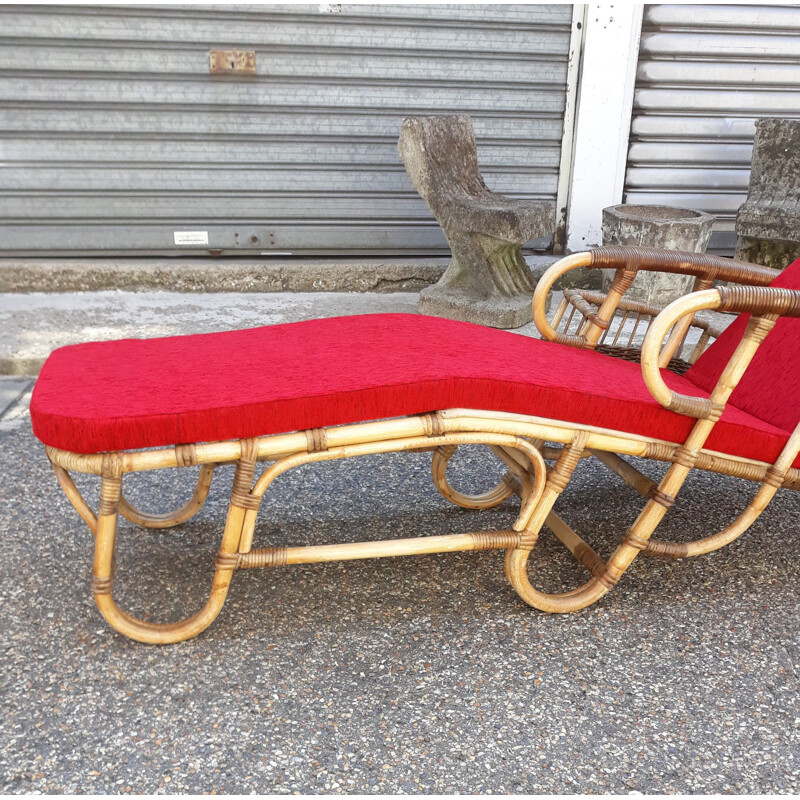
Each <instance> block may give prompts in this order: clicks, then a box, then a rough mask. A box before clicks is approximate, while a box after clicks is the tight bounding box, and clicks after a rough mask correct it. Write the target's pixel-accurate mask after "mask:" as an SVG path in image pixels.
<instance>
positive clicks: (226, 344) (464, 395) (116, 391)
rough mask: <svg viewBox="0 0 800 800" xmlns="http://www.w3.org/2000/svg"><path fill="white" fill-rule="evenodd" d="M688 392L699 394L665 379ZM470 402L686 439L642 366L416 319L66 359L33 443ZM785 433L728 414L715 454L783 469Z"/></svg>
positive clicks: (343, 322)
mask: <svg viewBox="0 0 800 800" xmlns="http://www.w3.org/2000/svg"><path fill="white" fill-rule="evenodd" d="M666 380H667V383H668V384H669V385H670V386H671V387H672V388H674V389H675V390H676V391H679V392H693V393H695V394H696V393H697V389H696V387H694V385H693V384H691V383H689V382H688V381H687V380H686V379H685V378H682V377H679V376H676V375H673V374H671V373H668V374H666ZM454 407H466V408H478V409H487V410H495V411H511V412H517V413H521V414H531V415H535V416H540V417H552V418H556V419H562V420H568V421H571V422H575V423H581V424H588V425H597V426H600V427H606V428H612V429H617V430H622V431H629V432H631V433H639V434H644V435H648V436H653V437H657V438H660V439H668V440H671V441H675V442H682V441H683V440H684V439H685V438H686V436H687V434H688V433H689V430H690V428H691V426H692V424H693V420H691V419H689V418H688V417H684V416H680V415H678V414H675V413H673V412H671V411H666V410H665V409H663V408H662V407H661V406H660V405H659V404H658V403H656V402H655V400H653V398H652V397H651V395H650V393H649V392H648V391H647V389H646V387H645V385H644V381H643V379H642V376H641V371H640V368H639V366H638V365H637V364H631V363H629V362H626V361H621V360H619V359H615V358H611V357H609V356H605V355H602V354H600V353H595V352H592V351H588V350H579V349H576V348H572V347H566V346H564V345H559V344H553V343H551V342H546V341H542V340H538V339H531V338H529V337H527V336H520V335H519V334H514V333H508V332H506V331H498V330H493V329H491V328H484V327H481V326H478V325H470V324H468V323H464V322H452V321H450V320H445V319H438V318H436V317H426V316H416V315H413V314H375V315H365V316H352V317H337V318H334V319H321V320H312V321H309V322H297V323H292V324H288V325H273V326H269V327H265V328H253V329H250V330H241V331H231V332H229V333H209V334H202V335H196V336H175V337H169V338H164V339H125V340H122V341H116V342H92V343H89V344H80V345H72V346H69V347H62V348H60V349H58V350H56V351H55V352H54V353H53V354H52V355H51V356H50V358H49V359H48V360H47V363H46V364H45V365H44V367H43V369H42V372H41V375H40V376H39V380H38V381H37V383H36V388H35V390H34V393H33V398H32V400H31V419H32V421H33V430H34V433H35V434H36V436H38V437H39V439H41V440H42V441H43V442H45V443H46V444H49V445H52V446H54V447H59V448H62V449H64V450H71V451H73V452H80V453H93V452H100V451H104V450H127V449H135V448H142V447H152V446H159V445H170V444H178V443H185V442H201V441H216V440H224V439H236V438H242V437H250V436H258V435H263V434H270V433H280V432H286V431H292V430H303V429H305V428H315V427H324V426H328V425H337V424H340V423H347V422H360V421H365V420H372V419H379V418H383V417H394V416H404V415H407V414H417V413H422V412H426V411H435V410H438V409H445V408H454ZM786 438H787V437H786V434H785V433H784V432H783V431H781V430H779V429H777V428H774V427H772V426H770V425H768V424H766V423H763V422H761V421H759V420H758V419H756V418H754V417H752V416H750V415H748V414H746V413H744V412H743V411H739V410H737V409H730V410H729V411H726V412H725V415H724V416H723V418H722V421H721V422H720V423H719V424H718V425H717V426H716V427H715V429H714V432H713V433H712V436H711V439H710V440H709V443H708V447H709V448H711V449H715V450H721V451H723V452H728V453H732V454H735V455H740V456H747V457H752V458H761V459H765V460H768V461H769V460H773V459H774V458H775V457H776V456H777V454H778V453H779V451H780V448H781V446H782V444H783V442H784V441H785V440H786Z"/></svg>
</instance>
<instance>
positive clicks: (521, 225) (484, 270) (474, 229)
mask: <svg viewBox="0 0 800 800" xmlns="http://www.w3.org/2000/svg"><path fill="white" fill-rule="evenodd" d="M398 150H399V152H400V157H401V158H402V160H403V163H404V164H405V166H406V171H407V172H408V175H409V177H410V178H411V182H412V183H413V184H414V186H415V187H416V189H417V191H418V192H419V193H420V196H421V197H422V199H423V200H424V201H425V202H426V203H427V204H428V207H429V208H430V210H431V211H432V212H433V215H434V217H436V220H437V221H438V223H439V225H441V228H442V231H443V232H444V235H445V237H446V238H447V242H448V244H449V245H450V250H451V252H452V255H453V258H452V261H451V262H450V264H449V266H448V267H447V270H446V271H445V274H444V275H443V276H442V278H441V279H440V280H439V282H438V283H437V284H435V285H433V286H429V287H427V288H426V289H424V290H423V291H422V293H421V294H420V300H419V310H420V312H422V313H423V314H430V315H432V316H438V317H446V318H448V319H455V320H461V321H464V322H475V323H478V324H481V325H489V326H491V327H494V328H517V327H519V326H520V325H524V324H525V323H527V322H530V321H531V319H532V316H531V299H532V296H533V284H532V281H531V275H530V270H529V269H528V266H527V264H526V263H525V259H524V258H523V256H522V251H521V249H520V248H521V245H523V244H524V243H525V242H528V241H530V240H531V239H536V238H539V237H540V236H547V235H548V234H551V233H552V232H553V230H554V228H555V205H554V204H553V203H551V202H548V201H530V200H513V199H511V198H508V197H504V196H503V195H500V194H496V193H495V192H491V191H489V189H488V188H487V187H486V184H485V183H484V181H483V177H482V176H481V173H480V169H479V167H478V153H477V147H476V145H475V134H474V133H473V130H472V121H471V120H470V118H469V117H466V116H449V117H409V118H408V119H406V120H404V121H403V125H402V127H401V129H400V140H399V143H398Z"/></svg>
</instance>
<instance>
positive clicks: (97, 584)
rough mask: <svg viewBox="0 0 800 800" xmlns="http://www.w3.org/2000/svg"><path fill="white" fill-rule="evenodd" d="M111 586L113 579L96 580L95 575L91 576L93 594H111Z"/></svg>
mask: <svg viewBox="0 0 800 800" xmlns="http://www.w3.org/2000/svg"><path fill="white" fill-rule="evenodd" d="M113 586H114V578H113V577H108V578H98V577H97V576H96V575H92V591H93V592H94V593H95V595H98V594H111V590H112V588H113Z"/></svg>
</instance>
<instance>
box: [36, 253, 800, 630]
mask: <svg viewBox="0 0 800 800" xmlns="http://www.w3.org/2000/svg"><path fill="white" fill-rule="evenodd" d="M576 267H589V268H598V267H605V268H614V269H615V270H616V272H615V277H614V281H613V284H612V287H611V289H610V290H609V292H608V293H607V295H606V296H605V298H604V299H603V300H602V302H599V303H598V304H597V305H595V306H591V305H590V304H588V303H585V304H584V306H582V308H583V312H582V314H583V315H582V316H581V317H580V321H579V325H578V329H577V332H572V333H570V332H563V331H557V330H555V329H554V328H553V327H551V324H550V323H549V322H548V320H547V318H546V316H545V312H544V309H545V300H546V297H547V294H548V292H549V291H550V289H551V287H552V286H553V284H554V282H555V281H556V280H557V279H558V278H560V277H561V276H562V275H563V274H564V273H566V272H567V271H568V270H571V269H574V268H576ZM642 269H647V270H653V269H656V270H666V271H669V272H674V273H689V274H692V275H695V276H696V281H695V284H694V289H695V291H693V292H692V293H691V294H689V295H687V296H686V297H684V298H681V299H680V300H678V301H676V302H674V303H672V304H671V305H670V306H668V307H667V308H666V309H665V310H664V311H662V312H661V313H660V314H659V315H658V316H657V317H656V318H655V319H652V320H651V321H650V325H649V329H648V330H647V334H646V337H645V339H644V343H643V344H642V347H641V365H639V364H637V363H633V362H631V361H629V360H622V359H618V358H614V357H612V356H610V355H608V354H607V353H608V351H609V347H608V340H609V338H610V336H609V329H611V328H613V327H614V326H615V325H616V326H617V327H618V328H619V326H620V325H621V323H623V322H625V319H624V317H622V318H621V316H620V313H619V312H618V307H619V305H620V299H621V298H622V296H623V295H624V293H625V290H626V289H627V288H628V287H629V286H630V284H631V282H632V279H633V277H634V275H635V274H636V272H637V270H642ZM776 276H778V277H777V279H776ZM715 281H721V282H723V283H724V284H725V285H720V286H718V287H717V288H712V286H713V285H714V283H715ZM769 284H771V285H770V286H769V287H768V288H766V287H767V286H768V285H769ZM795 287H797V288H798V289H800V261H798V262H797V263H795V264H794V265H792V266H791V267H789V268H788V269H787V270H785V271H784V272H783V273H781V274H780V275H779V274H778V273H777V272H775V271H774V270H770V269H766V268H764V267H759V266H755V265H752V264H743V263H737V262H733V261H730V260H728V259H723V258H717V257H713V256H705V255H693V254H687V253H676V252H668V251H658V250H648V249H644V248H600V249H598V250H595V251H593V252H590V253H582V254H577V255H572V256H568V257H567V258H564V259H562V260H561V261H560V262H558V263H557V264H555V265H554V266H553V267H551V268H550V270H549V271H548V272H547V273H546V274H545V276H544V277H543V278H542V280H541V281H540V283H539V285H538V287H537V289H536V293H535V296H534V318H535V321H536V324H537V326H538V328H539V330H540V331H541V333H542V334H543V336H544V337H545V339H547V340H550V341H544V340H538V339H532V338H529V337H525V336H520V335H517V334H514V333H509V332H505V331H498V330H492V329H489V328H483V327H480V326H477V325H471V324H469V323H462V322H453V321H450V320H444V319H437V318H432V317H425V316H417V315H405V314H379V315H364V316H353V317H339V318H334V319H324V320H313V321H308V322H300V323H292V324H285V325H274V326H268V327H262V328H256V329H252V330H240V331H232V332H228V333H216V334H203V335H196V336H177V337H169V338H162V339H150V340H123V341H115V342H94V343H88V344H81V345H74V346H69V347H64V348H61V349H59V350H56V351H55V352H54V353H53V354H52V355H51V356H50V358H49V359H48V361H47V363H46V364H45V366H44V368H43V370H42V372H41V375H40V377H39V380H38V382H37V384H36V387H35V390H34V393H33V397H32V402H31V418H32V423H33V429H34V432H35V434H36V436H37V437H38V438H39V439H40V440H41V441H42V442H43V443H44V444H45V445H46V449H47V454H48V456H49V458H50V461H51V462H52V464H53V469H54V470H55V474H56V476H57V478H58V481H59V483H60V484H61V487H62V489H63V490H64V491H65V493H66V494H67V497H68V498H69V499H70V501H71V502H72V504H73V505H74V506H75V508H76V509H77V511H78V513H79V514H80V515H81V517H83V519H84V520H85V521H86V523H87V524H88V526H89V528H91V530H92V532H93V533H94V536H95V540H96V541H95V556H94V567H93V579H92V585H93V589H94V595H95V599H96V602H97V605H98V607H99V609H100V611H101V613H102V615H103V616H104V617H105V618H106V620H107V621H108V622H109V623H110V624H111V625H112V626H113V627H114V628H115V629H116V630H117V631H119V632H121V633H123V634H124V635H126V636H129V637H131V638H133V639H137V640H139V641H142V642H151V643H168V642H177V641H181V640H183V639H187V638H189V637H191V636H194V635H195V634H197V633H199V632H200V631H202V630H203V629H204V628H206V627H207V626H208V625H209V624H210V623H211V622H212V621H213V620H214V619H215V617H216V616H217V614H218V613H219V611H220V609H221V608H222V605H223V603H224V601H225V597H226V594H227V592H228V587H229V584H230V582H231V579H232V577H233V574H234V572H235V571H236V570H237V569H243V568H248V567H277V566H280V565H285V564H302V563H310V562H320V561H332V560H343V559H354V558H371V557H383V556H397V555H410V554H418V553H438V552H451V551H467V550H490V549H502V550H505V551H506V574H507V577H508V579H509V581H510V582H511V585H512V586H513V587H514V589H515V590H516V591H517V593H518V594H519V596H520V597H521V598H522V599H523V600H524V601H525V602H526V603H529V604H530V605H532V606H535V607H536V608H538V609H541V610H543V611H549V612H565V611H575V610H578V609H582V608H584V607H586V606H588V605H590V604H591V603H594V602H595V601H596V600H598V599H599V598H601V597H602V596H603V595H605V594H606V593H607V592H609V591H610V590H611V589H612V588H613V587H614V585H615V584H616V583H617V582H618V581H619V579H620V577H621V576H622V575H623V573H624V572H625V570H627V569H628V567H629V566H630V565H631V563H632V562H633V561H634V559H635V558H636V557H637V556H638V555H639V554H640V553H643V554H645V555H651V554H653V555H661V556H669V557H682V556H693V555H698V554H701V553H708V552H710V551H712V550H716V549H717V548H719V547H722V546H723V545H725V544H727V543H729V542H731V541H733V540H734V539H735V538H736V537H738V536H739V535H741V534H742V533H743V532H744V531H745V530H747V528H748V527H749V526H750V525H751V524H752V523H753V521H754V520H755V519H756V518H757V517H758V516H759V514H760V513H761V512H762V511H763V509H764V508H765V507H766V505H767V504H768V503H769V501H770V499H771V498H772V497H773V495H774V494H775V492H776V491H777V490H778V489H779V488H780V487H785V488H788V489H798V488H800V460H799V459H798V451H800V426H798V422H800V405H798V404H797V402H796V400H795V398H796V397H797V390H798V387H799V385H800V377H798V376H800V370H798V364H800V321H798V320H797V319H793V318H797V317H800V291H792V289H793V288H795ZM622 308H625V305H624V302H623V305H622ZM706 309H716V310H720V311H728V312H739V313H740V316H739V317H738V318H737V319H736V320H735V321H734V322H733V323H732V324H731V325H730V326H729V327H728V328H727V330H725V331H724V333H722V334H721V336H720V337H719V338H718V339H717V340H716V341H715V342H713V344H711V345H710V346H709V347H708V348H707V349H706V350H705V352H703V353H702V355H700V353H699V351H700V350H701V349H702V345H703V344H705V341H704V340H708V339H709V338H710V337H709V336H708V331H707V329H706V330H704V332H703V338H702V339H701V342H700V343H699V345H698V346H697V347H695V348H694V351H693V354H692V356H691V358H690V360H692V361H694V362H695V363H694V364H693V365H692V366H691V368H690V369H689V370H688V372H686V374H685V375H680V374H677V373H676V372H672V371H670V370H667V369H660V368H659V365H662V366H663V365H666V364H668V363H669V362H670V360H671V359H674V358H675V357H676V356H678V355H680V352H681V350H680V348H681V347H682V346H683V345H684V343H685V341H686V335H687V332H688V331H689V329H690V328H691V326H692V324H693V323H692V320H693V315H694V314H695V313H696V312H700V311H703V310H706ZM628 314H629V311H626V312H625V316H628ZM576 321H577V320H576ZM626 324H627V323H626ZM637 324H638V320H637ZM770 331H772V332H771V333H770ZM603 338H605V340H606V344H605V345H603V347H604V348H605V352H598V351H596V350H595V349H594V348H595V346H596V345H597V344H598V342H599V341H600V340H601V339H603ZM618 338H619V330H618V331H617V334H616V335H615V337H614V339H615V341H616V340H617V339H618ZM665 339H666V342H665V341H664V340H665ZM610 350H611V351H613V347H611V348H610ZM698 356H699V357H698ZM376 420H377V421H376ZM471 444H483V445H487V446H488V447H489V448H491V450H492V451H493V452H494V453H495V454H496V456H497V457H499V458H500V459H502V461H503V462H505V465H506V466H507V469H508V471H507V473H506V475H505V477H504V478H503V480H502V481H501V482H500V483H499V484H498V485H497V486H495V487H494V488H492V489H490V490H488V491H486V492H485V493H484V494H482V495H464V494H460V493H458V492H457V491H455V490H454V489H453V488H452V487H451V486H450V485H449V483H448V481H447V477H446V468H447V463H448V460H449V459H450V457H451V456H452V454H453V452H454V450H455V449H456V448H457V447H458V446H459V445H471ZM411 450H430V451H432V453H433V479H434V481H435V484H436V486H437V487H438V489H439V490H440V491H441V492H442V493H443V494H444V495H445V497H447V498H448V499H450V500H451V501H453V502H454V503H457V504H459V505H461V506H465V507H467V508H488V507H491V506H494V505H497V504H499V503H501V502H503V501H504V500H506V499H507V498H509V497H511V495H512V494H514V493H516V494H518V495H519V496H520V498H521V501H520V510H519V514H518V516H517V518H516V521H515V523H514V524H513V528H512V529H510V530H501V531H489V532H487V531H482V532H478V533H467V534H455V535H442V536H426V537H418V538H410V539H393V540H388V541H373V542H364V543H340V544H330V545H319V546H317V545H314V546H304V547H266V548H260V549H257V548H253V547H252V541H253V532H254V527H255V523H256V516H257V514H258V509H259V505H260V503H261V499H262V497H263V496H264V493H265V492H266V490H267V489H268V488H269V486H270V484H271V483H272V481H273V480H275V478H276V477H277V476H279V475H280V474H282V473H284V472H286V471H287V470H290V469H292V468H293V467H297V466H300V465H303V464H309V463H315V462H320V461H328V460H331V459H343V458H350V457H352V456H360V455H367V454H373V453H387V452H396V451H411ZM626 455H627V456H642V457H645V458H649V459H656V460H658V461H662V462H668V463H669V464H670V466H669V467H668V469H667V471H666V472H665V474H664V476H663V478H662V479H661V480H660V481H659V482H658V483H656V482H654V481H652V480H651V479H649V478H648V477H646V476H645V475H644V474H642V473H641V472H639V471H638V470H636V469H635V468H634V467H633V465H632V464H631V463H630V462H628V461H626V460H625V459H624V458H623V456H626ZM590 456H593V457H597V458H598V459H599V460H600V461H601V462H603V463H604V464H606V465H607V466H608V467H610V468H611V469H612V470H613V471H614V472H616V473H617V474H618V475H619V476H620V477H621V478H623V479H624V480H625V481H627V482H628V483H630V484H631V485H632V486H633V487H634V488H635V489H636V490H637V491H638V492H639V493H640V494H641V495H642V496H643V508H642V510H641V513H640V514H639V516H638V517H637V519H636V521H635V522H634V523H633V524H632V525H631V526H630V528H629V529H628V530H627V531H625V532H624V534H623V535H622V538H621V541H620V543H619V545H618V546H617V548H616V550H614V552H613V553H612V554H611V555H610V557H609V558H607V559H603V558H601V556H600V555H599V554H598V553H597V552H596V551H595V550H594V549H593V548H592V547H591V546H590V545H589V544H588V543H587V542H586V541H584V540H583V539H582V538H581V537H580V536H579V535H578V534H577V533H576V532H575V531H573V530H572V529H571V528H570V527H569V526H567V525H566V523H564V522H563V521H562V520H561V518H560V517H558V516H557V515H556V514H555V512H554V511H553V504H554V503H555V501H556V499H557V498H558V496H559V493H560V492H561V491H562V490H563V489H564V487H565V486H566V484H567V483H568V482H569V480H570V477H571V476H572V474H573V471H574V470H575V467H576V465H577V464H578V462H579V460H580V459H581V458H583V457H590ZM259 462H265V463H266V466H265V468H264V469H263V471H261V472H260V474H258V475H257V474H256V473H257V466H258V464H259ZM546 462H550V464H549V465H548V464H547V463H546ZM225 463H235V464H236V470H235V476H234V481H233V488H232V491H231V497H230V504H229V507H228V514H227V520H226V524H225V528H224V532H223V533H222V541H221V544H220V547H219V551H218V554H217V556H216V562H215V571H214V577H213V582H212V586H211V590H210V596H209V598H208V601H207V603H206V605H205V607H204V608H202V610H200V611H199V612H198V613H196V614H194V615H193V616H191V617H189V618H187V619H185V620H183V621H181V622H170V623H154V622H149V621H142V620H139V619H136V618H134V617H132V616H130V615H129V614H127V613H125V612H124V611H122V610H121V609H120V608H119V607H118V606H117V605H116V603H115V601H114V599H113V597H112V586H113V581H114V546H115V539H116V535H117V516H118V514H122V515H123V516H124V517H126V518H127V519H128V520H131V521H132V522H134V523H137V524H139V525H142V526H145V527H149V528H167V527H170V526H173V525H179V524H180V523H182V522H185V521H186V520H188V519H189V518H190V517H192V516H193V515H194V514H195V513H196V512H197V511H198V510H199V509H200V508H201V506H202V505H203V503H204V501H205V499H206V496H207V494H208V491H209V485H210V483H211V479H212V475H213V472H214V468H215V466H216V465H219V464H225ZM193 466H199V469H200V474H199V479H198V481H197V486H196V489H195V491H194V495H193V496H192V498H191V500H190V501H189V502H188V503H187V504H186V505H185V506H184V507H183V508H180V509H178V510H176V511H173V512H171V513H166V514H163V515H153V514H149V513H145V512H142V511H140V510H137V509H136V508H134V507H133V506H132V505H131V504H130V503H129V502H128V501H127V500H126V499H125V497H124V495H123V493H122V483H123V477H124V476H125V475H127V474H128V473H132V472H141V471H145V470H160V469H166V468H173V467H193ZM692 469H702V470H709V471H711V472H715V473H722V474H727V475H735V476H739V477H742V478H747V479H750V480H752V481H755V482H756V483H757V484H759V486H758V489H757V491H756V492H755V496H754V498H753V500H752V501H751V502H750V504H749V505H748V506H747V508H746V509H745V510H744V512H743V513H742V514H741V516H739V518H738V519H737V520H736V521H735V522H734V523H733V524H731V525H729V526H728V527H727V528H725V529H724V530H723V531H721V532H718V533H713V532H712V535H710V536H708V537H707V538H704V539H701V540H700V541H696V542H692V543H677V542H669V541H660V540H657V539H653V538H651V535H652V534H653V532H654V531H655V529H656V526H657V525H658V523H659V522H660V520H661V519H662V518H663V517H664V515H665V514H666V513H667V511H668V509H669V508H670V507H671V506H672V505H673V503H675V499H676V496H677V495H678V491H679V489H680V488H681V485H682V484H683V483H684V481H685V479H686V477H687V474H688V473H689V471H690V470H692ZM70 471H78V472H83V473H91V474H96V475H99V476H100V478H101V487H100V500H99V506H98V508H97V512H96V513H95V512H94V511H93V510H92V509H91V508H90V507H89V505H88V504H87V502H86V501H85V500H84V499H83V497H82V496H81V495H80V493H79V492H78V490H77V488H76V486H75V484H74V483H73V481H72V479H71V477H70V475H69V472H70ZM543 525H547V527H548V528H550V529H551V530H552V531H553V532H554V533H555V534H556V536H557V537H558V538H559V539H560V540H561V541H562V542H563V543H564V545H566V547H567V548H568V549H569V550H570V551H571V552H572V553H573V555H574V556H575V557H576V558H577V559H578V560H579V561H580V563H581V564H582V565H583V566H584V567H585V569H586V570H587V572H588V579H587V581H586V582H585V583H584V584H583V585H582V586H580V587H578V588H575V589H571V590H568V591H564V592H563V593H560V594H549V593H544V592H542V591H539V590H537V589H536V588H534V586H533V585H532V583H531V581H530V579H529V575H528V569H527V566H526V564H527V561H528V557H529V554H530V552H531V549H532V548H533V547H534V546H535V544H536V540H537V536H538V534H539V531H540V529H541V527H542V526H543Z"/></svg>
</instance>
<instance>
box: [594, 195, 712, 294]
mask: <svg viewBox="0 0 800 800" xmlns="http://www.w3.org/2000/svg"><path fill="white" fill-rule="evenodd" d="M713 224H714V217H712V216H711V214H706V213H705V212H704V211H693V210H692V209H689V208H673V207H672V206H637V205H618V206H609V207H608V208H604V209H603V244H621V245H640V246H646V247H658V248H660V249H662V250H683V251H686V252H689V253H704V252H705V250H706V247H708V240H709V239H710V238H711V226H712V225H713ZM612 277H613V276H612V275H604V276H603V285H604V287H605V288H608V286H609V285H610V283H611V278H612ZM693 282H694V278H693V277H692V276H686V275H665V274H663V273H660V272H640V273H639V274H638V275H637V276H636V280H635V281H634V282H633V286H631V288H630V289H629V290H628V291H627V292H626V293H625V298H626V299H628V300H638V301H639V302H642V303H651V304H653V305H657V306H664V305H667V304H668V303H671V302H672V301H673V300H677V298H679V297H681V296H682V295H684V294H686V293H687V292H690V291H691V288H692V283H693Z"/></svg>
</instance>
